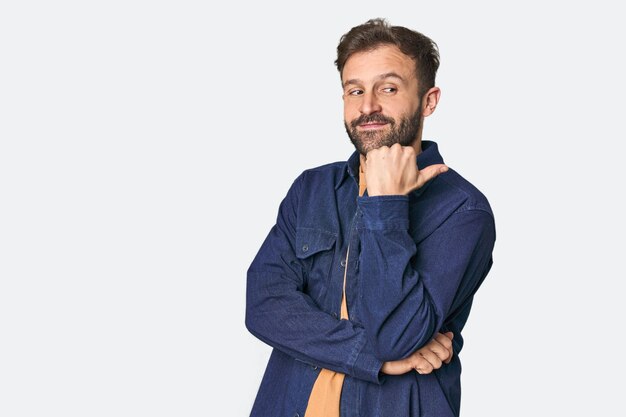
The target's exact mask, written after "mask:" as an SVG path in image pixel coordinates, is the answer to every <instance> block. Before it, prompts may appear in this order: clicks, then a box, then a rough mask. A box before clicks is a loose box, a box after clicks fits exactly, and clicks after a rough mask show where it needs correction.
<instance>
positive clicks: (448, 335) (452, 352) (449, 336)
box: [437, 332, 454, 364]
mask: <svg viewBox="0 0 626 417" xmlns="http://www.w3.org/2000/svg"><path fill="white" fill-rule="evenodd" d="M437 335H441V333H438V334H437ZM442 337H443V339H448V340H449V346H450V348H449V350H450V356H449V357H448V359H446V360H444V361H443V363H445V364H448V363H450V362H452V358H453V357H454V345H453V344H452V339H453V338H454V333H452V332H446V333H444V334H443V335H442ZM440 341H441V340H440ZM443 342H444V343H446V345H447V344H448V341H446V340H443Z"/></svg>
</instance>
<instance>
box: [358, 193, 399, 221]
mask: <svg viewBox="0 0 626 417" xmlns="http://www.w3.org/2000/svg"><path fill="white" fill-rule="evenodd" d="M357 204H358V207H359V209H360V211H361V216H362V227H363V228H365V229H370V230H383V229H384V230H408V228H409V196H407V195H379V196H374V197H369V196H368V197H364V196H361V197H357Z"/></svg>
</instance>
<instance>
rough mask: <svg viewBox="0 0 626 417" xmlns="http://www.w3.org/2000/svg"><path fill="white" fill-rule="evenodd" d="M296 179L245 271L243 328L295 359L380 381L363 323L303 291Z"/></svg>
mask: <svg viewBox="0 0 626 417" xmlns="http://www.w3.org/2000/svg"><path fill="white" fill-rule="evenodd" d="M303 175H305V173H303V174H302V175H301V176H300V177H298V178H297V179H296V180H295V181H294V183H293V185H292V186H291V188H290V189H289V191H288V193H287V196H286V197H285V198H284V200H283V201H282V202H281V204H280V208H279V212H278V217H277V220H276V224H275V225H274V226H273V227H272V229H271V230H270V232H269V235H268V236H267V238H266V239H265V241H264V242H263V244H262V246H261V248H260V250H259V252H258V254H257V255H256V257H255V258H254V260H253V262H252V264H251V265H250V267H249V269H248V273H247V290H246V327H247V328H248V330H249V331H250V333H252V334H253V335H254V336H256V337H257V338H259V339H260V340H262V341H263V342H265V343H267V344H268V345H270V346H272V347H274V348H276V349H279V350H281V351H283V352H285V353H287V354H289V355H291V356H292V357H294V358H295V359H298V360H301V361H304V362H307V363H309V364H314V365H317V366H320V367H323V368H326V369H330V370H333V371H337V372H341V373H344V374H348V375H351V376H353V377H355V378H359V379H363V380H366V381H370V382H374V383H378V384H380V383H381V382H382V380H383V378H382V377H380V376H379V371H380V368H381V366H382V362H381V361H380V360H378V359H377V358H376V357H375V356H374V355H373V353H372V349H371V345H369V339H368V338H367V337H366V335H365V329H364V328H363V326H361V325H358V324H356V323H353V322H352V321H349V320H339V319H337V318H335V317H333V316H332V315H330V314H328V313H326V312H324V311H322V310H321V309H320V308H319V307H317V305H316V304H315V302H314V301H313V299H312V298H311V297H310V296H308V295H307V294H306V293H305V292H303V287H304V285H303V268H302V264H301V261H300V260H299V259H298V258H297V257H296V255H295V235H296V233H295V229H296V213H297V208H298V196H299V193H300V187H301V186H302V178H303Z"/></svg>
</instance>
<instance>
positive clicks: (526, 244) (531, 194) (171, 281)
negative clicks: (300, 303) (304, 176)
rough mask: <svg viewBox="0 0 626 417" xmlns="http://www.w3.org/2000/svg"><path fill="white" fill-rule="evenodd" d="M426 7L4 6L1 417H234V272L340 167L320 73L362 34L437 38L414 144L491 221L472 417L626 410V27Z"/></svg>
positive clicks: (474, 7)
mask: <svg viewBox="0 0 626 417" xmlns="http://www.w3.org/2000/svg"><path fill="white" fill-rule="evenodd" d="M438 4H440V5H435V4H433V3H432V2H428V3H427V2H410V3H406V2H385V4H384V6H383V5H382V4H381V3H380V2H364V1H358V2H356V1H354V2H353V1H348V2H339V3H337V2H336V3H334V4H333V5H332V6H330V5H328V6H327V5H324V4H313V3H309V4H305V5H303V4H299V3H298V4H296V3H287V2H285V3H282V4H281V3H278V2H271V1H270V2H254V3H253V2H248V3H242V2H232V3H228V4H226V3H224V4H221V5H219V6H209V5H208V3H207V2H201V1H196V2H190V1H177V2H173V1H170V2H167V1H161V2H148V1H134V0H133V1H123V2H122V1H108V2H79V1H59V2H42V1H39V2H32V1H22V2H12V1H8V2H3V3H2V4H1V5H0V393H1V394H0V415H2V416H7V417H9V416H11V417H12V416H52V415H54V416H57V415H58V416H81V417H82V416H241V417H243V416H247V415H248V413H249V410H250V408H251V406H252V402H253V400H254V397H255V394H256V390H257V388H258V386H259V383H260V380H261V377H262V373H263V371H264V368H265V364H266V361H267V358H268V355H269V353H270V348H269V347H268V346H266V345H264V344H263V343H262V342H260V341H258V340H256V339H255V338H254V337H252V336H251V335H250V334H249V333H248V332H247V331H246V329H245V326H244V309H245V279H246V276H245V274H246V270H247V268H248V266H249V264H250V262H251V261H252V259H253V257H254V256H255V254H256V251H257V250H258V248H259V246H260V244H261V243H262V241H263V239H264V238H265V236H266V234H267V233H268V231H269V229H270V228H271V226H272V225H273V224H274V221H275V219H276V213H277V209H278V204H279V203H280V201H281V199H282V198H283V197H284V195H285V193H286V192H287V189H288V188H289V186H290V185H291V183H292V181H293V180H294V179H295V177H296V176H297V175H298V174H300V172H302V170H304V169H306V168H310V167H313V166H317V165H321V164H324V163H328V162H332V161H338V160H345V159H346V158H347V157H348V156H349V155H350V153H351V152H352V149H353V148H352V145H351V144H350V143H349V141H348V139H347V137H346V135H345V132H344V129H343V124H342V102H341V98H340V95H341V90H340V85H339V77H338V74H337V72H336V69H335V67H334V65H333V61H334V59H335V48H336V46H337V42H338V41H339V38H340V36H341V35H342V34H343V33H345V32H346V31H347V30H348V29H349V28H350V27H352V26H355V25H357V24H360V23H362V22H364V21H365V20H367V19H369V18H371V17H387V18H388V19H389V21H390V22H391V23H392V24H397V25H404V26H408V27H410V28H413V29H417V30H419V31H422V32H423V33H425V34H427V35H428V36H430V37H432V38H433V39H434V40H435V41H436V42H437V43H438V44H439V48H440V52H441V68H440V71H439V74H438V78H437V84H438V85H439V86H440V87H441V89H442V97H441V101H440V104H439V106H438V108H437V111H436V112H435V114H434V115H433V116H431V117H429V118H427V119H426V124H425V131H424V139H431V140H436V141H437V142H438V143H439V146H440V150H441V152H442V154H443V155H444V158H445V160H446V162H447V163H448V164H449V165H450V166H451V167H453V168H455V169H456V170H458V171H459V172H460V173H462V175H464V176H465V177H466V178H467V179H469V180H470V181H471V182H473V183H474V184H475V185H476V186H478V187H479V188H480V189H481V190H482V191H483V192H484V193H485V194H486V195H487V196H488V198H489V199H490V201H491V204H492V206H493V209H494V212H495V215H496V225H497V232H498V238H497V243H496V249H495V253H494V260H495V263H494V267H493V269H492V271H491V273H490V275H489V276H488V278H487V280H486V281H485V283H484V285H483V287H482V289H481V290H480V292H479V293H478V294H477V296H476V299H475V302H474V307H473V311H472V314H471V315H470V319H469V322H468V325H467V327H466V330H465V332H464V335H465V338H466V346H465V348H464V350H463V351H462V353H461V358H462V362H463V367H464V369H463V376H462V384H463V399H462V407H461V410H462V415H463V416H465V417H471V416H530V415H533V416H553V415H576V416H585V415H602V416H618V415H623V413H624V411H623V409H624V407H623V405H622V400H621V397H622V395H621V394H622V391H623V384H622V382H621V381H622V379H623V373H624V371H625V370H626V367H625V363H624V359H623V355H622V354H621V347H622V345H621V343H620V341H621V340H622V336H621V333H622V329H623V327H624V324H623V321H622V320H623V318H624V308H623V304H624V302H623V296H622V294H623V292H622V291H621V289H622V288H623V280H624V278H625V276H624V269H623V267H622V265H623V262H622V261H623V256H624V255H623V252H624V243H623V236H624V220H623V213H624V203H623V197H622V194H623V187H624V186H623V180H624V174H623V170H622V168H621V163H622V159H623V158H622V157H621V149H623V142H624V139H625V135H624V128H623V120H624V117H623V115H622V113H623V111H624V104H623V99H624V93H625V88H624V78H623V74H624V73H625V72H626V71H625V70H626V68H625V66H624V63H623V47H622V45H621V43H622V40H623V39H624V36H625V33H624V29H623V25H622V20H623V19H621V17H620V16H621V15H620V13H618V11H617V9H616V8H615V7H612V6H609V4H612V3H611V2H608V1H605V2H595V3H594V5H593V6H591V2H586V3H583V2H565V1H563V2H545V1H543V2H539V1H525V2H496V1H474V2H469V3H468V2H458V3H454V2H452V3H450V2H445V4H444V3H442V2H440V3H438ZM619 26H621V27H622V28H620V27H619ZM620 387H622V388H620Z"/></svg>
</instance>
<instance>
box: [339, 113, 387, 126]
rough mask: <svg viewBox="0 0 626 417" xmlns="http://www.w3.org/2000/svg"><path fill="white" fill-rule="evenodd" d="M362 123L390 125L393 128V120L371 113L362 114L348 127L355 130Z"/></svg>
mask: <svg viewBox="0 0 626 417" xmlns="http://www.w3.org/2000/svg"><path fill="white" fill-rule="evenodd" d="M364 123H390V124H391V125H392V126H393V124H395V120H393V119H392V118H391V117H386V116H383V115H382V114H380V113H373V114H370V115H367V114H362V115H361V116H359V117H358V118H357V119H354V120H353V121H351V122H350V126H351V127H352V128H356V127H357V126H359V125H362V124H364Z"/></svg>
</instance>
